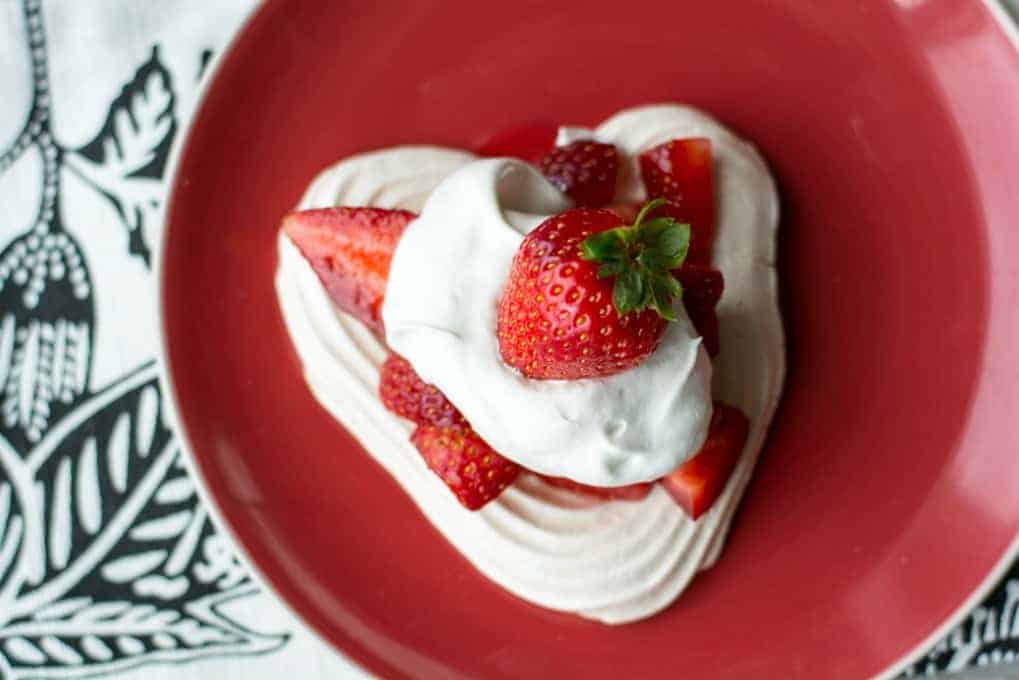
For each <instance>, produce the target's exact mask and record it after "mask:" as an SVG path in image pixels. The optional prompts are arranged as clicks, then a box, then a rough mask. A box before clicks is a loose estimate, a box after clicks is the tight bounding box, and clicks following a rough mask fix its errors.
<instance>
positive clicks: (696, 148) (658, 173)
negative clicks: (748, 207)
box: [639, 138, 715, 264]
mask: <svg viewBox="0 0 1019 680" xmlns="http://www.w3.org/2000/svg"><path fill="white" fill-rule="evenodd" d="M639 162H640V175H641V178H642V179H643V180H644V186H645V188H646V189H647V193H648V198H664V199H666V200H667V201H669V202H670V203H671V204H673V205H671V206H670V207H669V209H667V210H663V213H664V214H666V215H668V216H669V217H672V218H674V219H675V220H677V221H679V222H685V223H687V224H689V225H690V251H689V252H688V253H687V256H686V261H687V262H688V263H689V264H709V263H710V262H711V247H712V245H713V244H714V240H715V190H714V182H713V180H712V161H711V141H710V140H708V139H700V138H697V139H674V140H672V141H670V142H666V143H664V144H659V145H658V146H656V147H653V148H651V149H648V150H647V151H645V152H644V153H642V154H641V155H640V158H639ZM652 216H654V215H652Z"/></svg>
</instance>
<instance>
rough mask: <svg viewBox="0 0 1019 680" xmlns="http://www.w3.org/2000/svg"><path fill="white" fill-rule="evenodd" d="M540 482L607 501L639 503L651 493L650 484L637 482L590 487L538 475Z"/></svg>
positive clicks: (558, 478)
mask: <svg viewBox="0 0 1019 680" xmlns="http://www.w3.org/2000/svg"><path fill="white" fill-rule="evenodd" d="M538 476H539V477H541V479H542V481H543V482H545V483H546V484H548V485H549V486H554V487H557V488H559V489H568V490H570V491H575V492H577V493H581V494H584V495H586V496H592V497H594V498H601V499H604V500H609V501H613V500H615V501H640V500H644V499H645V498H646V497H647V495H648V494H649V493H651V485H652V483H651V482H638V483H637V484H627V485H626V486H613V487H604V486H590V485H588V484H581V483H580V482H575V481H573V480H572V479H566V478H565V477H549V476H546V475H538Z"/></svg>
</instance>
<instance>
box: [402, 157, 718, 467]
mask: <svg viewBox="0 0 1019 680" xmlns="http://www.w3.org/2000/svg"><path fill="white" fill-rule="evenodd" d="M568 207H569V204H568V203H567V199H565V197H564V196H563V194H562V193H560V192H559V190H558V189H556V188H555V187H554V186H553V185H552V184H550V183H549V182H548V181H547V180H546V179H545V178H544V177H542V176H541V174H540V173H538V172H537V170H535V169H534V168H533V167H532V166H531V165H529V164H527V163H524V162H522V161H518V160H511V159H505V158H499V159H488V160H477V161H474V162H472V163H469V164H467V165H466V166H464V167H462V168H461V169H459V170H456V171H455V172H453V173H452V174H451V175H450V176H449V177H448V178H446V179H445V180H443V181H442V183H440V184H439V186H438V187H436V189H435V191H434V192H433V193H432V195H431V196H430V197H429V199H428V201H427V202H426V203H425V205H424V208H423V210H422V212H421V215H420V216H419V217H418V218H417V219H416V220H414V221H413V222H411V223H410V225H408V227H407V230H406V231H405V232H404V234H403V236H402V237H401V238H400V243H399V245H398V246H397V248H396V253H395V255H394V256H393V262H392V266H391V267H390V269H389V283H388V285H387V287H386V298H385V303H384V305H383V307H382V318H383V321H384V322H385V327H386V341H387V342H388V343H389V346H390V347H391V348H392V349H393V351H395V352H396V353H398V354H400V355H402V356H403V357H405V358H406V359H407V360H408V361H410V363H411V364H412V365H413V366H414V369H415V370H416V371H417V372H418V374H419V375H420V376H421V377H422V378H423V379H424V380H425V381H426V382H429V383H432V384H433V385H435V386H436V387H438V388H439V389H440V390H441V391H442V392H443V394H445V395H446V396H447V397H448V398H449V400H450V401H451V402H453V404H455V405H456V407H457V408H459V409H460V411H461V413H463V415H464V417H465V418H467V421H468V422H469V423H470V424H471V426H472V427H473V428H474V429H475V430H476V431H477V432H478V434H480V435H481V437H482V438H483V439H484V440H485V441H486V442H488V443H489V444H490V445H491V446H492V448H494V449H495V450H496V451H498V452H500V453H501V454H502V455H503V456H505V457H507V458H509V459H511V460H513V461H515V462H517V463H519V464H520V465H522V466H524V467H525V468H527V469H528V470H533V471H535V472H541V473H543V474H548V475H554V476H558V477H568V478H570V479H573V480H576V481H578V482H582V483H584V484H593V485H596V486H621V485H624V484H632V483H634V482H644V481H649V480H653V479H657V478H659V477H662V476H663V475H666V474H668V473H669V472H671V471H672V470H674V469H676V467H677V466H678V465H679V464H680V463H682V462H683V461H684V460H686V459H687V458H689V457H690V456H692V455H693V454H694V453H696V452H697V450H698V449H699V448H700V446H701V444H703V443H704V439H705V436H706V435H707V428H708V421H709V420H710V418H711V363H710V361H709V360H708V356H707V354H706V352H705V351H704V349H703V348H702V347H701V340H700V337H698V335H697V333H696V331H694V329H693V325H692V324H691V323H690V321H689V319H688V318H687V315H686V312H685V311H684V309H683V306H682V304H681V303H678V302H677V304H676V306H675V311H676V316H677V319H678V320H677V322H675V323H670V324H668V325H667V326H666V329H665V332H664V334H663V336H662V339H661V342H660V344H659V345H658V348H657V349H656V350H655V351H654V353H653V354H652V355H651V356H650V357H648V359H647V360H646V361H644V362H643V363H641V364H640V365H639V366H637V367H636V368H632V369H630V370H627V371H624V372H622V373H618V374H616V375H613V376H609V377H606V378H599V379H591V380H531V379H528V378H526V377H524V376H523V375H521V374H520V372H519V371H517V370H516V369H515V368H513V367H511V366H508V365H507V364H506V363H505V362H503V360H502V358H501V356H500V354H499V343H498V339H497V338H496V332H495V328H496V308H497V305H498V301H499V298H500V296H501V295H502V291H503V288H504V287H505V285H506V279H507V275H508V273H509V270H510V265H511V263H512V261H513V256H514V255H515V254H516V252H517V250H518V248H519V246H520V242H521V241H522V240H523V238H524V235H525V234H526V233H527V232H529V231H530V230H531V229H533V228H534V227H536V226H537V225H538V224H540V223H541V222H543V221H544V220H545V219H546V218H547V217H549V216H550V215H554V214H556V213H559V212H562V211H563V210H565V209H567V208H568Z"/></svg>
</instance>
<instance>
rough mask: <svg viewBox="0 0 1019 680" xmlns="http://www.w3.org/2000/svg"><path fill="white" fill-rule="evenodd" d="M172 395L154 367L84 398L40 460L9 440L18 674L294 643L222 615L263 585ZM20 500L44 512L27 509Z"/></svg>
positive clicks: (74, 673) (12, 642) (6, 609)
mask: <svg viewBox="0 0 1019 680" xmlns="http://www.w3.org/2000/svg"><path fill="white" fill-rule="evenodd" d="M161 401H162V395H161V394H160V390H159V385H158V381H157V379H156V369H155V366H154V365H148V366H146V367H144V368H142V369H141V370H139V371H137V372H135V373H133V374H130V375H128V376H125V377H124V378H123V379H122V380H120V381H118V382H117V383H116V384H114V385H112V386H111V387H109V388H107V389H106V390H103V391H102V392H99V393H97V394H95V395H93V396H90V397H89V398H87V399H86V400H84V401H83V402H81V404H80V405H79V406H78V407H77V408H76V409H75V410H74V412H73V413H72V414H71V415H70V416H68V417H67V418H65V419H64V420H63V421H62V422H61V423H59V424H58V425H57V426H56V427H55V428H54V429H52V430H51V431H50V432H48V433H47V435H46V436H45V437H44V438H43V439H42V440H41V442H40V443H39V445H37V446H36V447H34V448H33V449H32V451H31V452H30V453H29V455H28V456H27V457H24V458H22V457H19V456H16V455H15V453H14V451H13V449H12V448H11V447H10V446H9V445H8V444H6V443H5V444H4V446H5V447H6V449H5V450H6V451H7V453H6V455H5V456H4V457H3V458H0V461H4V462H5V463H9V464H10V465H12V466H13V470H14V474H12V475H8V477H9V478H10V479H11V480H12V481H14V482H17V481H19V480H21V481H23V482H24V483H22V484H21V485H20V487H19V488H18V489H15V488H14V487H15V484H13V483H12V482H8V481H4V482H3V483H0V519H4V518H3V514H6V515H8V518H7V519H6V520H5V521H4V522H3V523H0V526H5V527H9V528H7V529H5V531H4V534H5V535H8V534H9V535H11V536H13V537H14V538H12V539H0V545H2V544H3V542H4V541H6V540H10V541H12V544H13V545H19V542H20V549H15V550H13V551H12V552H11V554H12V555H15V564H14V566H13V567H8V569H7V570H6V572H7V573H8V574H9V575H8V576H7V577H6V578H5V580H3V581H0V583H2V584H3V585H2V590H0V661H2V663H3V664H5V665H6V667H7V668H8V669H9V671H10V673H12V677H15V678H19V679H22V680H24V679H27V678H32V677H62V678H63V677H67V678H71V677H79V676H80V675H83V674H86V673H94V672H95V670H96V665H97V664H101V665H103V667H104V668H105V667H106V666H109V667H110V668H123V667H128V666H129V665H134V664H137V663H141V662H151V661H155V660H177V659H185V658H195V657H197V656H204V655H208V654H212V653H215V654H224V653H242V652H243V653H257V652H265V651H270V650H272V649H276V648H278V647H279V646H280V645H282V644H283V643H284V642H285V641H286V636H280V635H264V634H259V633H256V632H253V631H251V630H248V629H247V628H245V627H243V626H242V625H240V624H239V623H237V622H236V621H233V620H231V619H229V618H227V617H225V616H223V615H222V614H220V613H219V612H218V609H217V607H218V605H220V604H222V603H224V602H226V601H228V600H231V599H234V598H236V597H242V596H245V595H248V594H251V593H252V592H253V591H254V588H253V586H252V584H251V583H250V581H249V580H248V578H247V575H246V573H245V571H244V569H243V567H242V566H241V565H240V563H239V562H238V561H237V558H236V556H235V555H234V554H233V552H232V550H231V549H230V546H229V545H228V544H227V543H226V541H224V539H223V538H222V537H220V536H219V535H217V534H216V533H215V531H214V528H213V527H212V525H211V523H210V521H209V518H208V516H207V514H206V512H205V510H204V508H203V507H202V506H201V505H200V504H199V503H198V499H197V497H196V493H195V488H194V485H193V483H192V481H191V480H190V478H189V477H188V476H187V473H186V471H185V469H184V466H183V462H182V460H181V457H180V456H181V454H180V452H179V450H178V447H177V444H176V440H175V439H174V437H173V434H172V432H171V431H170V430H169V429H168V428H167V426H166V424H165V423H164V422H163V419H162V415H161V414H162V404H161ZM5 489H9V490H7V491H5ZM19 495H20V499H19V498H17V497H18V496H19ZM5 499H6V500H5ZM15 500H21V501H22V503H23V504H24V505H25V506H31V508H30V509H34V510H35V512H31V513H27V514H26V513H24V512H20V513H19V512H17V511H16V509H17V507H18V506H17V505H16V504H15V503H14V501H15ZM5 508H9V509H8V510H7V511H6V512H4V509H5ZM12 510H13V512H12ZM19 526H21V527H22V528H20V529H19V528H18V527H19ZM0 554H2V553H0ZM0 667H3V666H0ZM33 669H40V675H38V676H36V675H33ZM41 669H46V672H45V674H43V673H42V672H41ZM54 669H58V670H60V672H59V674H57V673H55V672H54Z"/></svg>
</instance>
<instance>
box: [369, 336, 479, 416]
mask: <svg viewBox="0 0 1019 680" xmlns="http://www.w3.org/2000/svg"><path fill="white" fill-rule="evenodd" d="M379 398H380V399H381V400H382V405H383V406H385V407H386V408H387V409H389V410H390V411H392V412H393V413H395V414H396V415H398V416H400V417H402V418H406V419H407V420H413V421H414V422H415V423H417V424H418V425H434V426H436V427H451V428H458V429H467V428H468V427H470V426H469V425H468V424H467V421H466V420H465V419H464V417H463V415H461V414H460V411H459V410H458V409H457V408H456V406H453V404H452V402H450V401H449V399H447V398H446V395H444V394H443V393H442V392H441V391H440V390H439V388H437V387H435V386H434V385H429V384H428V383H426V382H425V381H424V380H422V379H421V376H419V375H418V374H417V371H415V370H414V367H413V366H411V365H410V362H409V361H407V360H406V359H404V358H403V357H401V356H399V355H397V354H390V355H389V357H388V358H386V360H385V362H383V364H382V370H381V371H380V372H379Z"/></svg>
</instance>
